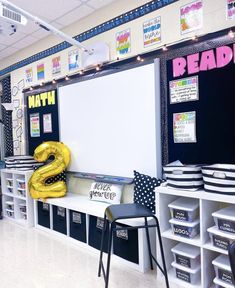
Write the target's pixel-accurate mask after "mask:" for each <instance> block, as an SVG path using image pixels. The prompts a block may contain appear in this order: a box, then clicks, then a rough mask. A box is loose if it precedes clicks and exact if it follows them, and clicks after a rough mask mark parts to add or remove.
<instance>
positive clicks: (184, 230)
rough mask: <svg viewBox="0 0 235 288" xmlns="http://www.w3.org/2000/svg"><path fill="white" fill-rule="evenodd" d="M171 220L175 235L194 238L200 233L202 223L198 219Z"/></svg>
mask: <svg viewBox="0 0 235 288" xmlns="http://www.w3.org/2000/svg"><path fill="white" fill-rule="evenodd" d="M169 222H170V224H171V228H172V232H173V233H174V234H175V235H178V236H182V237H186V238H194V237H195V236H196V235H197V234H199V230H200V225H199V220H198V219H197V220H195V221H193V222H186V221H179V220H175V219H170V220H169Z"/></svg>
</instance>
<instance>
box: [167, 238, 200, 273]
mask: <svg viewBox="0 0 235 288" xmlns="http://www.w3.org/2000/svg"><path fill="white" fill-rule="evenodd" d="M171 251H172V253H173V255H174V260H175V261H174V262H175V263H176V264H179V265H181V266H184V267H187V268H191V269H196V268H198V267H199V266H200V248H198V247H195V246H192V245H188V244H185V243H179V244H177V245H176V246H175V247H173V248H172V249H171Z"/></svg>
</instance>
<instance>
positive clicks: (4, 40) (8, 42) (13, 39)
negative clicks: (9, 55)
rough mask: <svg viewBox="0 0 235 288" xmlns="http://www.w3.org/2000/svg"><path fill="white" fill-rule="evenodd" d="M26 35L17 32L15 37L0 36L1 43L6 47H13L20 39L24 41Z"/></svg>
mask: <svg viewBox="0 0 235 288" xmlns="http://www.w3.org/2000/svg"><path fill="white" fill-rule="evenodd" d="M25 36H26V35H25V34H23V33H20V32H18V31H17V32H16V33H15V34H13V35H2V34H1V35H0V43H2V44H4V45H7V46H8V45H12V44H14V43H16V42H17V41H19V40H20V39H22V38H23V37H25Z"/></svg>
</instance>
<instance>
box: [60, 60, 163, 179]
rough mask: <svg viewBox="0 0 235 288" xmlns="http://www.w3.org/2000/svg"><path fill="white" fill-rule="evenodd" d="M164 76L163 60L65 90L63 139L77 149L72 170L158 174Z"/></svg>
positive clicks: (68, 87) (114, 173) (130, 174)
mask: <svg viewBox="0 0 235 288" xmlns="http://www.w3.org/2000/svg"><path fill="white" fill-rule="evenodd" d="M158 78H159V63H158V61H157V62H156V63H155V64H154V63H151V64H147V65H143V66H138V67H136V68H133V69H128V70H124V71H121V72H118V73H113V74H108V75H106V76H102V77H98V78H93V79H90V80H86V81H82V82H77V83H75V84H71V85H67V86H63V87H60V88H59V118H60V140H61V141H62V142H64V143H65V144H66V145H67V146H68V147H69V148H70V150H71V154H72V160H71V165H70V167H69V171H74V172H85V173H96V174H105V175H112V176H123V177H133V170H137V171H139V172H140V173H145V174H148V175H152V176H156V175H157V174H158V171H157V170H158V167H159V165H160V163H161V155H160V152H159V153H158V152H157V146H158V150H159V151H160V150H161V149H160V145H161V141H160V104H158V103H157V102H158V101H159V99H158V97H159V95H157V96H158V97H157V98H156V94H159V92H158V91H159V89H158V88H159V85H157V86H158V87H157V89H155V88H156V87H155V86H156V85H155V82H156V79H157V82H159V80H158ZM156 91H157V93H156ZM156 113H157V118H158V119H157V120H156ZM157 154H158V155H157Z"/></svg>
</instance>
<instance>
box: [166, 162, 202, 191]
mask: <svg viewBox="0 0 235 288" xmlns="http://www.w3.org/2000/svg"><path fill="white" fill-rule="evenodd" d="M163 170H164V172H165V175H166V179H167V186H169V187H171V188H176V189H181V190H189V191H195V190H198V189H200V188H202V187H203V179H202V171H201V166H191V165H183V166H164V167H163Z"/></svg>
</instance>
